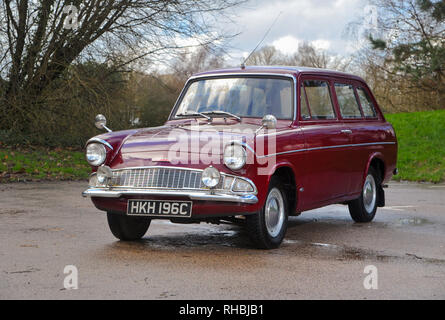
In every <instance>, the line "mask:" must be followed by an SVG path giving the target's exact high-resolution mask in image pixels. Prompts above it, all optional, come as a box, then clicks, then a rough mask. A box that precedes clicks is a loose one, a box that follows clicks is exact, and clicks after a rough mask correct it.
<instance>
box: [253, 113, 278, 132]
mask: <svg viewBox="0 0 445 320" xmlns="http://www.w3.org/2000/svg"><path fill="white" fill-rule="evenodd" d="M276 127H277V118H276V117H275V116H274V115H272V114H266V115H265V116H264V117H263V119H262V120H261V127H259V128H258V130H257V131H256V133H258V132H260V131H261V130H262V129H275V128H276Z"/></svg>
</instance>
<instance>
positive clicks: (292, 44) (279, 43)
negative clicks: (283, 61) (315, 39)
mask: <svg viewBox="0 0 445 320" xmlns="http://www.w3.org/2000/svg"><path fill="white" fill-rule="evenodd" d="M300 43H301V41H300V40H298V39H297V38H295V37H294V36H291V35H288V36H284V37H281V38H279V39H277V40H275V41H274V42H272V45H273V46H274V47H275V48H277V49H278V50H280V51H281V52H283V53H284V54H292V53H295V52H296V51H297V50H298V45H299V44H300Z"/></svg>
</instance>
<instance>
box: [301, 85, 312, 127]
mask: <svg viewBox="0 0 445 320" xmlns="http://www.w3.org/2000/svg"><path fill="white" fill-rule="evenodd" d="M300 109H301V119H303V120H308V119H310V118H311V113H310V112H309V106H308V104H307V97H306V92H305V91H304V86H303V84H302V85H301V90H300Z"/></svg>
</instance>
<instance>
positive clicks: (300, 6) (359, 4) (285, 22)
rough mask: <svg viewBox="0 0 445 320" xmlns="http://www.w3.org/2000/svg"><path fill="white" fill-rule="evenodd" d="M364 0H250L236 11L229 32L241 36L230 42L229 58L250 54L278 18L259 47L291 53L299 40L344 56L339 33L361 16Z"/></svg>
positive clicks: (347, 47) (345, 43) (344, 43)
mask: <svg viewBox="0 0 445 320" xmlns="http://www.w3.org/2000/svg"><path fill="white" fill-rule="evenodd" d="M367 4H368V0H335V1H333V0H317V1H314V0H251V1H249V2H248V3H247V4H246V5H244V6H242V7H240V8H238V10H237V16H236V17H235V18H233V20H234V22H235V23H234V25H233V26H232V30H233V31H234V32H235V33H236V32H241V34H240V35H239V36H238V37H237V38H235V39H234V40H233V41H232V47H233V48H232V50H231V51H230V56H231V58H232V59H234V61H236V63H238V61H239V60H240V59H241V58H240V57H241V53H242V52H245V51H248V52H250V51H251V50H252V49H253V48H254V47H255V46H256V45H257V44H258V42H259V41H260V40H261V39H262V38H263V36H264V35H265V33H266V31H267V30H268V28H269V27H270V25H271V24H272V22H273V21H274V20H275V18H276V17H277V15H278V14H279V13H280V12H281V15H280V17H279V19H278V21H277V22H276V24H275V25H274V26H273V28H272V30H271V31H270V33H269V34H268V36H267V38H266V39H265V41H264V43H263V44H262V46H263V45H275V46H276V47H277V48H278V49H280V50H281V51H283V52H284V53H293V52H295V50H296V49H297V48H298V44H300V43H301V42H303V41H306V42H309V43H312V44H313V45H315V46H316V47H318V48H320V49H325V50H329V51H331V52H333V53H336V54H339V55H347V54H349V52H350V48H351V45H350V44H349V40H348V39H344V37H343V34H344V31H345V29H346V27H347V25H348V24H349V23H350V22H352V21H354V20H356V19H357V17H359V16H361V15H362V14H363V10H364V8H365V7H366V5H367Z"/></svg>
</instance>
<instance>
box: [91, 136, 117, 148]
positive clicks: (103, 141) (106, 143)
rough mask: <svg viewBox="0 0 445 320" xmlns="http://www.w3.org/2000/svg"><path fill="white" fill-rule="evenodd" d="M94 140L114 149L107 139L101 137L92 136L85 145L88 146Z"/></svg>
mask: <svg viewBox="0 0 445 320" xmlns="http://www.w3.org/2000/svg"><path fill="white" fill-rule="evenodd" d="M93 142H98V143H101V144H103V145H105V146H107V147H108V148H110V149H111V150H114V149H113V147H112V146H111V144H109V143H108V142H107V141H105V140H103V139H99V138H91V139H90V140H88V141H87V143H85V146H87V145H89V144H90V143H93Z"/></svg>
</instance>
